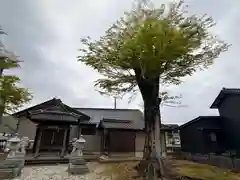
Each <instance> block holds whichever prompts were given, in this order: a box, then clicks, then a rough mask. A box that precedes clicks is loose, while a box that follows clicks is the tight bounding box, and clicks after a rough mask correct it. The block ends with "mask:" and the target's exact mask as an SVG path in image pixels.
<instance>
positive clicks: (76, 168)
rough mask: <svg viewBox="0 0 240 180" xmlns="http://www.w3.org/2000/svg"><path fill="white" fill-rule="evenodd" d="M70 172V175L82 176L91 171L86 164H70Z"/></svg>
mask: <svg viewBox="0 0 240 180" xmlns="http://www.w3.org/2000/svg"><path fill="white" fill-rule="evenodd" d="M68 172H69V173H70V174H74V175H80V174H86V173H88V172H89V169H88V167H87V165H86V164H82V165H75V164H72V163H69V165H68Z"/></svg>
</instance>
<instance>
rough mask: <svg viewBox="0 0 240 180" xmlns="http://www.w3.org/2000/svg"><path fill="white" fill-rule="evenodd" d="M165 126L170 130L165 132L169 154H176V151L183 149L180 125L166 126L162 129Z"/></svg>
mask: <svg viewBox="0 0 240 180" xmlns="http://www.w3.org/2000/svg"><path fill="white" fill-rule="evenodd" d="M163 126H165V127H167V128H166V129H168V130H166V131H165V138H166V148H167V152H174V151H176V150H179V149H180V147H181V143H180V133H179V125H178V124H164V125H162V128H163Z"/></svg>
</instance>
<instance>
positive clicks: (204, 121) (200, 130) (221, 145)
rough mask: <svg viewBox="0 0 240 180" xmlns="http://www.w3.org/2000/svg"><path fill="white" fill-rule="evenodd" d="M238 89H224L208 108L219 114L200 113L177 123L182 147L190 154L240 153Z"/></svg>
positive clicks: (238, 154) (239, 94) (239, 102)
mask: <svg viewBox="0 0 240 180" xmlns="http://www.w3.org/2000/svg"><path fill="white" fill-rule="evenodd" d="M239 107H240V89H229V88H223V89H222V90H221V91H220V93H219V94H218V96H217V97H216V99H215V100H214V102H213V103H212V105H211V106H210V108H212V109H218V112H219V116H199V117H197V118H195V119H193V120H191V121H190V122H187V123H186V124H183V125H182V126H180V128H179V129H180V138H181V148H182V151H184V152H190V153H201V154H206V153H216V154H222V153H226V152H228V153H232V154H234V155H236V156H237V157H239V156H240V111H239Z"/></svg>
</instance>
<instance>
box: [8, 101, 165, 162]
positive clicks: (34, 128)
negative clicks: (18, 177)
mask: <svg viewBox="0 0 240 180" xmlns="http://www.w3.org/2000/svg"><path fill="white" fill-rule="evenodd" d="M13 116H14V117H16V118H18V124H17V129H16V132H18V133H19V134H20V135H22V136H27V137H29V138H30V140H33V142H34V145H33V149H32V153H33V154H34V157H38V156H40V155H41V154H44V153H46V152H49V151H51V152H56V153H57V154H58V156H60V157H63V156H65V155H66V154H67V152H68V149H69V144H70V141H71V140H72V139H73V138H78V137H79V135H80V134H81V135H83V136H84V138H85V139H86V143H85V147H84V151H85V152H91V153H99V154H101V153H104V154H113V153H125V154H128V155H131V156H133V155H134V156H136V157H142V155H143V149H144V142H145V132H144V119H143V114H142V112H141V111H139V110H136V109H107V108H73V107H69V106H67V105H66V104H64V103H62V101H61V100H60V99H55V98H54V99H51V100H49V101H46V102H43V103H41V104H38V105H35V106H33V107H30V108H27V109H25V110H22V111H19V112H17V113H15V114H13ZM166 130H167V129H163V130H162V131H161V140H162V142H165V131H166ZM162 151H163V152H166V148H165V143H163V148H162Z"/></svg>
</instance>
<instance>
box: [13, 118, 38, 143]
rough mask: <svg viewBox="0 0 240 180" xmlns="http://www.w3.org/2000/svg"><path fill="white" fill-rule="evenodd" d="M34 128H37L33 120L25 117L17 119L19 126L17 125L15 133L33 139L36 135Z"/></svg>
mask: <svg viewBox="0 0 240 180" xmlns="http://www.w3.org/2000/svg"><path fill="white" fill-rule="evenodd" d="M36 130H37V125H36V124H35V123H34V122H32V121H30V120H29V119H27V118H20V119H19V126H18V130H17V133H19V134H20V135H21V136H26V137H28V138H29V139H30V140H34V139H35V135H36Z"/></svg>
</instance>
